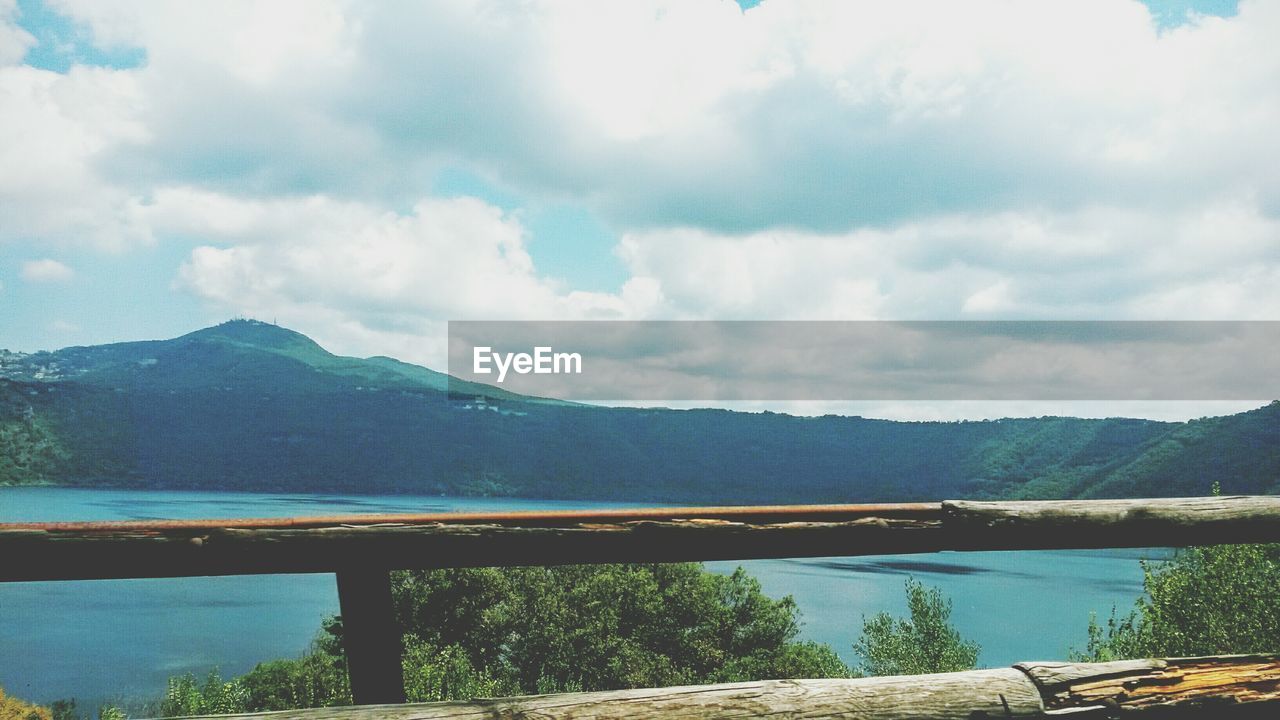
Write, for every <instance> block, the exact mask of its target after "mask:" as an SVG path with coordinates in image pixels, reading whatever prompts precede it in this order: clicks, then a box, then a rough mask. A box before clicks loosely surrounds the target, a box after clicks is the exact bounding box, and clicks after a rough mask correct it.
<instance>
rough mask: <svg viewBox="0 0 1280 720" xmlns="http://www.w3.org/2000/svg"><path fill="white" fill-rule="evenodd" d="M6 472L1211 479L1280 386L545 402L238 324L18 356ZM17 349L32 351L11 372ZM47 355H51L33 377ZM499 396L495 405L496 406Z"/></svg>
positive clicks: (573, 493)
mask: <svg viewBox="0 0 1280 720" xmlns="http://www.w3.org/2000/svg"><path fill="white" fill-rule="evenodd" d="M4 368H5V370H4V373H5V374H6V375H7V376H8V378H7V379H0V443H6V444H5V445H4V446H3V447H4V449H5V451H6V452H5V453H4V455H3V456H0V457H8V458H10V460H9V463H8V464H7V465H5V466H3V467H4V469H3V470H0V483H6V484H19V483H30V482H41V483H43V482H49V483H60V484H76V485H93V486H109V485H115V486H130V487H149V488H200V489H227V490H261V491H300V492H308V491H309V492H365V493H420V494H438V493H446V494H482V495H511V496H524V497H543V498H570V499H575V500H619V501H643V502H672V503H715V504H719V503H725V502H733V503H754V502H761V503H764V502H780V503H796V502H842V501H846V502H848V501H853V502H856V501H869V500H890V501H891V500H933V499H942V498H1010V497H1014V498H1063V497H1121V496H1161V495H1165V496H1168V495H1194V494H1198V493H1199V492H1201V491H1202V490H1201V489H1202V488H1203V487H1205V484H1206V482H1207V481H1209V480H1212V479H1220V480H1221V481H1222V482H1224V483H1225V484H1226V487H1225V490H1226V491H1227V492H1230V493H1267V492H1274V491H1275V490H1276V489H1277V482H1280V404H1274V403H1273V404H1272V405H1270V406H1267V407H1264V408H1260V409H1258V410H1255V411H1252V412H1248V413H1242V414H1239V415H1233V416H1228V417H1222V418H1208V419H1203V420H1197V421H1193V422H1188V423H1163V422H1154V421H1146V420H1126V419H1105V420H1083V419H1076V418H1028V419H1013V420H998V421H985V422H890V421H883V420H870V419H865V418H857V417H834V416H829V417H818V418H809V417H793V416H789V415H780V414H774V413H740V412H730V411H725V410H687V411H677V410H660V409H634V408H603V407H591V406H583V405H571V404H563V403H554V402H546V401H537V402H531V401H526V399H522V398H521V397H520V396H515V395H511V394H509V393H501V392H500V391H497V390H493V389H488V390H486V389H485V386H469V392H468V393H462V394H463V395H467V396H468V399H469V397H470V395H469V393H470V392H472V391H473V392H475V393H477V394H479V393H484V394H486V396H487V398H488V400H487V402H486V405H485V407H484V408H483V409H481V408H479V407H477V406H475V404H473V403H470V402H466V403H463V402H460V401H459V400H458V395H459V394H457V393H455V395H454V396H453V398H452V399H451V398H450V396H449V394H448V393H447V392H446V387H447V386H446V380H447V378H446V376H444V375H443V374H440V373H436V372H434V371H431V370H428V369H426V368H420V367H417V366H413V365H408V364H405V363H399V362H397V361H395V360H391V359H390V358H370V359H365V360H362V359H358V358H343V357H339V356H335V355H331V354H329V353H328V352H326V351H325V350H323V349H322V348H321V347H320V346H318V345H316V344H315V343H314V342H312V341H311V340H309V339H308V338H306V337H305V336H302V335H300V334H298V333H294V332H292V331H289V330H285V329H283V328H278V327H275V326H273V325H268V324H264V323H254V322H248V321H237V322H232V323H225V324H223V325H220V326H217V327H214V328H209V329H206V330H201V331H198V332H196V333H191V334H189V335H185V336H183V337H181V338H177V339H174V340H166V341H148V342H141V343H122V344H118V345H105V346H98V347H89V348H68V349H66V350H60V351H57V352H55V353H38V354H35V355H30V356H24V358H22V359H21V360H20V361H12V360H6V361H5V365H4ZM15 368H16V369H15ZM36 373H42V374H43V376H42V378H40V379H35V374H36ZM495 407H496V409H494V408H495Z"/></svg>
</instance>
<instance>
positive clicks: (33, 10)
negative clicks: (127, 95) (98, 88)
mask: <svg viewBox="0 0 1280 720" xmlns="http://www.w3.org/2000/svg"><path fill="white" fill-rule="evenodd" d="M18 26H19V27H21V28H22V29H23V30H26V31H27V32H29V33H31V35H32V36H33V37H35V39H36V44H35V45H34V46H32V48H31V49H30V50H28V51H27V55H26V57H25V58H24V62H25V63H26V64H27V65H30V66H32V67H37V68H40V69H42V70H52V71H54V72H60V73H65V72H67V71H68V70H70V69H71V66H72V65H91V66H95V67H108V68H114V69H117V70H123V69H127V68H132V67H138V66H139V65H142V64H143V63H144V62H146V59H147V54H146V51H144V50H143V49H142V48H134V47H100V46H98V45H96V44H95V43H94V39H93V33H92V32H91V31H90V30H89V28H88V27H86V26H85V25H83V24H79V23H76V22H74V21H72V20H71V19H70V18H68V17H67V16H65V15H62V14H61V13H59V12H57V11H56V10H53V9H52V8H50V7H49V6H48V5H46V4H45V3H44V2H41V0H18Z"/></svg>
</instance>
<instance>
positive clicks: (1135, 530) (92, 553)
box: [0, 496, 1280, 581]
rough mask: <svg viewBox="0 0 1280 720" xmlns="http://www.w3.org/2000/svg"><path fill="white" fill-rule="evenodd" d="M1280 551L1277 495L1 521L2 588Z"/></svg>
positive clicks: (1279, 502)
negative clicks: (354, 572) (480, 569)
mask: <svg viewBox="0 0 1280 720" xmlns="http://www.w3.org/2000/svg"><path fill="white" fill-rule="evenodd" d="M1246 542H1280V497H1271V496H1259V497H1212V498H1169V499H1157V500H1073V501H1044V502H966V501H947V502H943V503H932V504H919V503H916V504H906V505H874V506H865V505H856V506H845V507H840V506H820V507H816V508H813V507H794V508H786V507H783V508H708V509H700V508H679V509H661V508H655V509H649V510H622V511H605V512H586V513H584V512H574V513H519V514H516V515H475V514H472V515H467V516H449V515H430V516H400V517H394V518H393V517H388V516H380V517H372V518H370V517H362V516H347V517H342V518H321V519H316V518H294V519H260V520H202V521H195V522H192V521H169V522H155V523H149V522H128V523H74V524H66V523H49V524H40V523H34V524H33V523H25V524H8V525H3V524H0V581H21V580H60V579H93V578H132V577H174V576H191V575H236V574H253V573H299V572H341V571H343V570H345V569H350V568H355V569H374V568H376V569H381V570H390V569H407V568H440V567H475V566H486V565H554V564H564V563H604V562H675V561H686V560H742V559H753V558H781V557H818V556H855V555H881V554H903V553H920V552H936V551H941V550H1012V549H1068V548H1100V547H1150V546H1185V545H1209V544H1220V543H1246Z"/></svg>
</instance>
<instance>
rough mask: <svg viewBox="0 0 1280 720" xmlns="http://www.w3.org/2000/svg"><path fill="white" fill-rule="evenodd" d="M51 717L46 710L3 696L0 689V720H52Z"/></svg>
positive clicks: (2, 690) (2, 689)
mask: <svg viewBox="0 0 1280 720" xmlns="http://www.w3.org/2000/svg"><path fill="white" fill-rule="evenodd" d="M52 718H53V715H52V714H51V713H50V712H49V709H48V708H42V707H40V706H39V705H32V704H31V703H29V702H23V701H22V700H19V699H18V698H15V697H9V696H8V695H5V694H4V688H0V720H52Z"/></svg>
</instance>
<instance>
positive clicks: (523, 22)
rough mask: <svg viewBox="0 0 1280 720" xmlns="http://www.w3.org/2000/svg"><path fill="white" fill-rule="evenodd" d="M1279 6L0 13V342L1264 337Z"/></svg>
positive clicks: (677, 2) (313, 3) (1277, 266)
mask: <svg viewBox="0 0 1280 720" xmlns="http://www.w3.org/2000/svg"><path fill="white" fill-rule="evenodd" d="M1277 37H1280V3H1276V2H1267V1H1257V0H1241V1H1240V2H1239V3H1238V4H1237V3H1236V2H1230V1H1216V0H1215V1H1208V0H1201V1H1191V2H1183V3H1159V4H1158V7H1151V6H1148V5H1145V4H1143V3H1140V2H1136V1H1132V0H1106V1H1102V0H1073V1H1072V2H1054V3H1041V2H1015V1H1012V0H1010V1H1008V2H994V1H992V2H985V1H982V0H975V1H971V2H965V3H951V2H894V3H883V2H876V3H847V2H819V3H813V2H804V1H796V0H765V1H764V2H762V3H759V4H757V5H754V6H750V7H745V8H744V7H741V6H739V5H738V4H735V3H733V2H727V1H722V0H673V1H672V2H641V1H638V0H637V1H630V2H626V3H598V2H589V1H583V2H556V3H540V2H496V1H495V2H486V1H484V0H480V1H476V2H439V3H435V2H431V3H393V2H386V3H348V2H340V1H330V0H305V1H303V0H299V1H297V2H288V1H286V0H278V1H276V2H271V3H249V2H217V3H172V2H164V1H156V2H151V1H147V0H138V1H136V2H135V1H128V0H121V1H113V0H107V1H104V0H44V1H43V2H42V1H41V0H20V1H18V2H15V1H14V0H0V347H8V348H10V349H18V350H36V349H43V348H54V347H61V346H65V345H70V344H88V343H99V342H107V341H114V340H126V339H142V338H156V337H170V336H174V335H178V334H181V333H183V332H187V331H190V330H192V329H195V328H198V327H201V326H203V325H207V324H211V323H213V322H217V321H220V320H224V319H226V318H228V317H231V316H233V315H246V316H250V317H256V318H260V319H266V320H276V321H278V322H279V323H280V324H282V325H287V326H290V327H293V328H296V329H298V330H301V331H303V332H305V333H307V334H309V335H311V336H312V337H314V338H316V339H317V340H319V341H320V342H321V343H322V344H324V345H326V346H327V347H329V348H330V349H332V350H334V351H337V352H341V353H346V354H354V355H362V356H363V355H373V354H390V355H394V356H397V357H401V358H404V359H407V360H412V361H417V362H422V363H426V364H431V365H435V366H437V367H439V366H441V364H442V363H443V360H444V342H445V333H444V322H445V321H447V320H450V319H506V320H511V319H597V318H620V319H651V318H661V319H686V318H698V319H896V320H919V319H929V320H937V319H943V320H945V319H957V318H972V319H1077V320H1091V319H1112V318H1124V319H1271V320H1275V319H1280V170H1278V168H1280V132H1278V131H1277V128H1280V43H1278V42H1276V38H1277Z"/></svg>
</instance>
